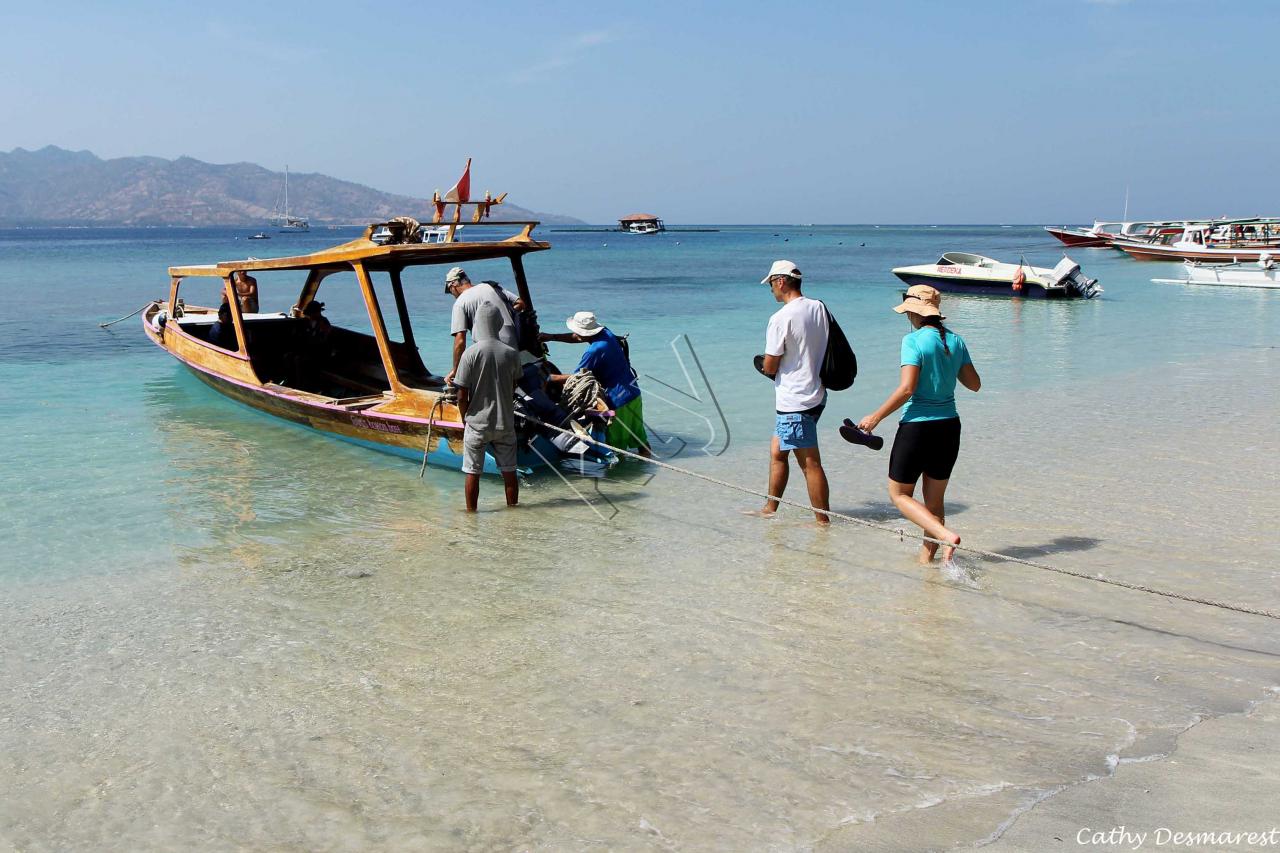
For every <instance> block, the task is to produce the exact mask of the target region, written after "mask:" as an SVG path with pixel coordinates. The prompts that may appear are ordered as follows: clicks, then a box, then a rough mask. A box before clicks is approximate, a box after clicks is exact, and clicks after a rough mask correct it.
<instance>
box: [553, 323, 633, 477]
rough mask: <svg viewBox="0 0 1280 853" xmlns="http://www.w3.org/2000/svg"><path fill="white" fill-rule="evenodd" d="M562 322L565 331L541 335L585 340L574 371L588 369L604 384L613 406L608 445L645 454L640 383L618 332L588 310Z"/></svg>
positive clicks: (560, 377) (556, 377) (560, 379)
mask: <svg viewBox="0 0 1280 853" xmlns="http://www.w3.org/2000/svg"><path fill="white" fill-rule="evenodd" d="M565 325H566V326H568V328H569V334H567V335H563V334H562V335H541V336H540V337H541V339H542V340H544V341H559V342H561V343H585V344H588V346H587V351H586V352H584V353H583V354H582V358H581V359H580V360H579V361H578V366H577V368H576V369H575V371H574V372H575V373H576V372H577V371H579V370H590V371H591V372H592V373H593V374H594V375H595V377H596V380H597V381H598V382H599V383H600V386H601V387H602V388H604V391H605V395H606V396H607V397H608V398H609V405H610V407H612V408H613V411H614V417H613V421H612V422H610V424H609V428H608V430H607V431H606V433H605V441H606V442H607V443H608V444H609V445H610V446H612V447H620V448H622V449H623V450H632V449H634V450H635V451H636V452H637V453H639V454H640V455H641V456H644V457H646V458H647V457H649V456H650V455H651V451H650V450H649V436H648V434H647V433H646V432H645V428H644V408H643V404H642V403H641V400H640V384H639V383H638V382H637V381H636V374H635V371H634V370H632V369H631V360H630V359H629V358H627V354H626V352H625V351H624V350H623V349H622V342H621V341H619V340H618V336H617V335H615V334H614V333H613V332H611V331H609V329H607V328H606V327H604V326H603V325H601V324H600V321H599V320H597V319H596V315H595V314H593V313H592V312H590V311H579V312H578V313H577V314H574V315H573V316H572V317H570V318H569V319H568V320H566V321H565ZM568 378H569V377H568V376H567V375H564V374H560V375H553V376H551V377H550V379H551V381H553V382H563V381H564V380H565V379H568Z"/></svg>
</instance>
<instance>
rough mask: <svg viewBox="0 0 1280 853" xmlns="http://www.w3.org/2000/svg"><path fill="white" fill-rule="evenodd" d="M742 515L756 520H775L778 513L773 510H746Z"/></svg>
mask: <svg viewBox="0 0 1280 853" xmlns="http://www.w3.org/2000/svg"><path fill="white" fill-rule="evenodd" d="M742 514H743V515H750V516H752V517H754V518H774V517H775V516H777V514H778V513H777V512H775V511H774V510H771V509H744V510H743V511H742Z"/></svg>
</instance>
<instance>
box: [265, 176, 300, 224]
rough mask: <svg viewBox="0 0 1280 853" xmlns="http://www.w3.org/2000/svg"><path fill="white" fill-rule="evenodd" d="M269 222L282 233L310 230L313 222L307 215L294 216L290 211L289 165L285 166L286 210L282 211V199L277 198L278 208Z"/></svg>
mask: <svg viewBox="0 0 1280 853" xmlns="http://www.w3.org/2000/svg"><path fill="white" fill-rule="evenodd" d="M267 222H268V223H269V224H271V225H273V226H275V227H277V228H279V229H280V233H281V234H290V233H293V232H295V231H310V230H311V223H310V222H308V221H307V218H306V217H305V216H294V215H292V214H290V213H289V167H288V166H287V165H286V166H285V167H284V212H283V213H281V212H280V200H279V198H278V197H277V199H276V208H275V210H274V211H273V212H272V214H271V218H270V219H268V220H267Z"/></svg>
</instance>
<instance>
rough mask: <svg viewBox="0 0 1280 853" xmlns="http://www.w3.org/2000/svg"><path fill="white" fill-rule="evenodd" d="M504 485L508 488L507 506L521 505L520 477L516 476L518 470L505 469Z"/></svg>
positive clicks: (503, 474) (503, 475)
mask: <svg viewBox="0 0 1280 853" xmlns="http://www.w3.org/2000/svg"><path fill="white" fill-rule="evenodd" d="M502 485H503V486H504V487H505V488H506V491H507V506H519V504H520V479H519V478H518V477H516V472H515V471H503V472H502Z"/></svg>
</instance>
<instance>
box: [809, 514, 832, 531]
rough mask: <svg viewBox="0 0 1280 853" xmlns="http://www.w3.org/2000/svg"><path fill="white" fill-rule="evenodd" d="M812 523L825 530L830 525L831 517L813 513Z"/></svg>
mask: <svg viewBox="0 0 1280 853" xmlns="http://www.w3.org/2000/svg"><path fill="white" fill-rule="evenodd" d="M813 523H814V524H816V525H818V527H819V528H820V529H822V530H827V529H829V528H830V527H831V518H830V516H826V515H815V516H814V517H813Z"/></svg>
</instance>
